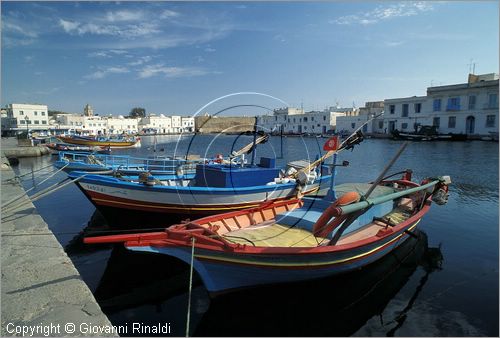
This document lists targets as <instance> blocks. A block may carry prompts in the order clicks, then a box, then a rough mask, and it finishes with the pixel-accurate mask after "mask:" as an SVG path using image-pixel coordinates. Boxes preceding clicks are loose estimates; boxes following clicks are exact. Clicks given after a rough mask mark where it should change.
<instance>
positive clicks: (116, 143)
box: [59, 136, 138, 148]
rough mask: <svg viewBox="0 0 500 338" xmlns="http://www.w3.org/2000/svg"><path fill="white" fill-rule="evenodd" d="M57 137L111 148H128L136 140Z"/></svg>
mask: <svg viewBox="0 0 500 338" xmlns="http://www.w3.org/2000/svg"><path fill="white" fill-rule="evenodd" d="M59 139H60V140H61V141H63V142H65V143H69V144H77V145H83V146H99V147H113V148H130V147H135V146H136V145H137V144H138V142H137V141H97V140H91V139H88V140H87V139H78V138H73V137H66V136H59Z"/></svg>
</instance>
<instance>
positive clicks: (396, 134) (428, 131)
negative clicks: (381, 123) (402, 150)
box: [392, 126, 467, 141]
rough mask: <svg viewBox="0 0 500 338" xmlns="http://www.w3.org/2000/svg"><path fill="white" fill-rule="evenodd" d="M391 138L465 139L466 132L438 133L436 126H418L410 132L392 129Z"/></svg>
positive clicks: (419, 139)
mask: <svg viewBox="0 0 500 338" xmlns="http://www.w3.org/2000/svg"><path fill="white" fill-rule="evenodd" d="M392 138H393V139H396V140H409V141H466V140H467V134H456V133H448V134H439V133H438V132H437V127H436V126H420V128H419V129H418V130H417V131H415V132H413V133H411V132H400V131H399V130H397V129H396V130H394V131H392Z"/></svg>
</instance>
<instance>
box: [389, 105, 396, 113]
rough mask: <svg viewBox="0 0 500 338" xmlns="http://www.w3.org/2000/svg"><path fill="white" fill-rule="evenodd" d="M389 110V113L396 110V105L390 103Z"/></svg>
mask: <svg viewBox="0 0 500 338" xmlns="http://www.w3.org/2000/svg"><path fill="white" fill-rule="evenodd" d="M389 112H390V113H391V114H394V113H395V112H396V106H395V105H393V104H391V105H390V106H389Z"/></svg>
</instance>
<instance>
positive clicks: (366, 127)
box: [336, 101, 384, 134]
mask: <svg viewBox="0 0 500 338" xmlns="http://www.w3.org/2000/svg"><path fill="white" fill-rule="evenodd" d="M383 111H384V102H383V101H374V102H366V103H365V106H364V107H361V108H359V110H358V111H356V112H355V113H353V114H349V115H346V116H339V117H338V118H337V129H336V130H337V132H339V133H347V134H352V133H353V132H354V131H355V130H356V129H358V128H359V127H361V126H363V127H362V128H361V131H362V132H363V133H367V134H371V133H373V123H370V122H368V123H366V121H368V120H370V119H371V118H373V117H374V116H377V115H378V114H380V113H381V112H383ZM365 123H366V124H365Z"/></svg>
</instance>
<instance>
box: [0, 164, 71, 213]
mask: <svg viewBox="0 0 500 338" xmlns="http://www.w3.org/2000/svg"><path fill="white" fill-rule="evenodd" d="M68 165H69V163H68V164H66V165H65V166H63V167H62V168H61V169H59V170H57V171H56V172H54V173H52V175H50V176H49V177H47V178H45V179H44V180H43V181H41V182H40V183H38V185H41V184H43V183H45V182H46V181H47V180H48V179H49V178H52V177H53V176H54V175H55V174H57V173H58V172H60V171H61V170H63V169H64V168H66V167H67V166H68ZM36 187H37V185H34V186H32V187H31V188H29V189H28V190H26V191H25V192H24V193H23V194H21V195H18V196H16V197H14V198H13V199H11V200H10V201H8V202H6V203H5V204H4V205H3V207H4V206H5V205H9V204H11V203H12V202H14V201H17V200H18V199H20V198H21V197H23V196H24V195H26V194H27V193H28V192H30V191H31V190H33V189H35V188H36Z"/></svg>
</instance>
